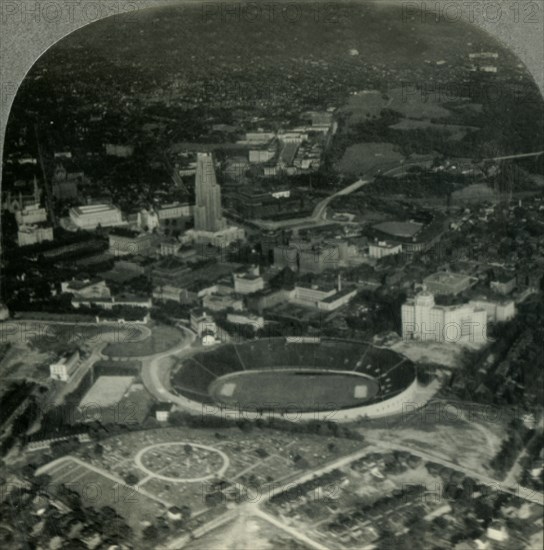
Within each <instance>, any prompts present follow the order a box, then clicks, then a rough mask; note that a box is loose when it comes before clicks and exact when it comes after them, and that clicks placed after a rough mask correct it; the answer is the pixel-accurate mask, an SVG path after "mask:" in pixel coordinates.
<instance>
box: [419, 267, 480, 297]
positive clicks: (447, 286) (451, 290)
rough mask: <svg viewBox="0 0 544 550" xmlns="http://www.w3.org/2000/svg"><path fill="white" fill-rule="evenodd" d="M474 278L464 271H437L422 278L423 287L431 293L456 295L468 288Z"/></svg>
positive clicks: (473, 281)
mask: <svg viewBox="0 0 544 550" xmlns="http://www.w3.org/2000/svg"><path fill="white" fill-rule="evenodd" d="M475 282H476V280H475V279H474V278H473V277H470V276H469V275H466V274H465V273H451V272H449V271H439V272H438V273H433V274H432V275H429V276H428V277H425V279H423V284H424V285H425V288H426V289H427V290H428V291H429V292H431V293H432V294H451V295H456V294H459V293H460V292H463V291H464V290H466V289H467V288H470V287H471V286H472V285H473V284H474V283H475Z"/></svg>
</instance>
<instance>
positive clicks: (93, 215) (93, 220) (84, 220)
mask: <svg viewBox="0 0 544 550" xmlns="http://www.w3.org/2000/svg"><path fill="white" fill-rule="evenodd" d="M69 215H70V220H71V221H72V223H73V224H74V225H75V226H76V227H78V228H80V229H96V228H97V227H98V226H101V227H113V226H116V225H123V224H124V222H123V216H122V215H121V211H120V210H119V209H118V208H116V207H115V206H112V205H109V204H91V205H88V206H76V207H74V208H70V212H69Z"/></svg>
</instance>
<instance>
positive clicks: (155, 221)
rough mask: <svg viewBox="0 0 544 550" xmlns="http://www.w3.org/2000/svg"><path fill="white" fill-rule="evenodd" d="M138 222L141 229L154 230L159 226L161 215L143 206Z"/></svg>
mask: <svg viewBox="0 0 544 550" xmlns="http://www.w3.org/2000/svg"><path fill="white" fill-rule="evenodd" d="M136 223H137V224H138V227H139V228H140V229H145V230H146V231H153V229H155V228H157V227H159V215H158V214H157V212H155V211H154V210H147V209H146V208H142V210H140V211H139V212H138V216H137V222H136Z"/></svg>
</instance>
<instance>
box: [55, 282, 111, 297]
mask: <svg viewBox="0 0 544 550" xmlns="http://www.w3.org/2000/svg"><path fill="white" fill-rule="evenodd" d="M60 286H61V292H63V293H69V294H73V296H74V298H76V299H83V300H85V299H89V300H93V299H104V298H109V297H110V296H111V292H110V289H109V288H108V286H107V285H106V281H104V279H101V278H98V277H95V278H92V279H72V280H71V281H66V282H63V283H61V285H60Z"/></svg>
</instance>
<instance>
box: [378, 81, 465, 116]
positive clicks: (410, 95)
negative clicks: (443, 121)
mask: <svg viewBox="0 0 544 550" xmlns="http://www.w3.org/2000/svg"><path fill="white" fill-rule="evenodd" d="M387 95H388V96H389V97H390V98H391V100H390V102H389V105H388V107H389V108H390V109H393V110H394V111H398V112H399V113H401V114H403V115H404V116H405V117H407V118H419V119H428V118H447V117H449V116H451V111H449V110H448V109H446V108H444V107H443V106H442V104H444V103H448V102H453V101H456V100H462V98H456V97H454V96H449V94H446V93H444V94H442V95H441V94H440V93H425V92H424V91H419V90H416V89H415V88H414V87H412V86H407V87H405V88H404V89H403V88H394V89H392V90H388V91H387Z"/></svg>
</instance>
